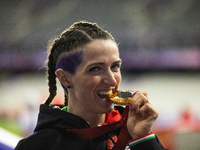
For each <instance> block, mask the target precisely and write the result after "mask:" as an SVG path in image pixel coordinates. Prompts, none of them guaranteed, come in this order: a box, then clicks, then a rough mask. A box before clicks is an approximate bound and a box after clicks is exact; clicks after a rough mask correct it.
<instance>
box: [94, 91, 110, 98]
mask: <svg viewBox="0 0 200 150" xmlns="http://www.w3.org/2000/svg"><path fill="white" fill-rule="evenodd" d="M111 93H112V90H110V91H100V92H98V93H97V95H98V96H99V97H100V98H104V99H109V95H110V94H111Z"/></svg>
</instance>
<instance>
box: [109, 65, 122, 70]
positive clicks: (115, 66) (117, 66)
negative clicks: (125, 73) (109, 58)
mask: <svg viewBox="0 0 200 150" xmlns="http://www.w3.org/2000/svg"><path fill="white" fill-rule="evenodd" d="M120 67H121V65H120V64H114V65H112V66H111V69H115V70H118V69H120Z"/></svg>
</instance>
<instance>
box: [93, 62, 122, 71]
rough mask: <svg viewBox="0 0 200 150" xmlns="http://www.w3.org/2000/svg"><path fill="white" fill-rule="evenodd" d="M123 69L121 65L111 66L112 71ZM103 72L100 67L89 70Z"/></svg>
mask: <svg viewBox="0 0 200 150" xmlns="http://www.w3.org/2000/svg"><path fill="white" fill-rule="evenodd" d="M120 68H121V65H120V64H114V65H112V66H111V69H120ZM99 70H101V68H100V67H92V68H91V69H89V72H97V71H99Z"/></svg>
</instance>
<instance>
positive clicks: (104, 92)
mask: <svg viewBox="0 0 200 150" xmlns="http://www.w3.org/2000/svg"><path fill="white" fill-rule="evenodd" d="M111 93H112V91H100V92H98V94H100V95H110V94H111Z"/></svg>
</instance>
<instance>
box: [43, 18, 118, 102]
mask: <svg viewBox="0 0 200 150" xmlns="http://www.w3.org/2000/svg"><path fill="white" fill-rule="evenodd" d="M93 39H104V40H107V39H110V40H113V41H115V40H114V38H113V37H112V35H111V34H110V33H109V32H107V31H106V30H103V29H102V28H100V27H99V26H98V25H97V24H96V23H90V22H86V21H80V22H76V23H74V24H73V25H71V26H70V27H69V28H68V29H66V30H65V31H63V32H62V33H61V34H60V35H59V36H58V38H56V39H55V40H54V41H53V44H52V47H51V49H50V52H49V55H48V60H47V75H48V86H49V97H48V98H47V99H46V101H45V102H44V104H46V105H50V103H51V102H52V101H53V98H54V97H55V96H56V94H57V86H56V74H55V68H56V63H57V61H58V59H59V57H60V56H61V55H62V54H63V53H66V54H67V53H69V52H71V51H75V50H77V48H79V47H82V46H84V45H86V44H88V43H89V42H91V41H92V40H93ZM64 96H65V105H68V98H67V95H66V94H65V95H64Z"/></svg>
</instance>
